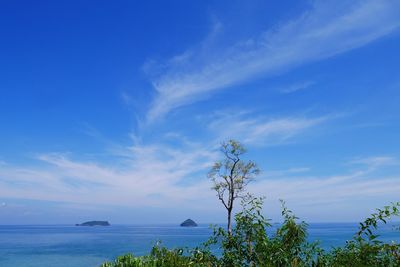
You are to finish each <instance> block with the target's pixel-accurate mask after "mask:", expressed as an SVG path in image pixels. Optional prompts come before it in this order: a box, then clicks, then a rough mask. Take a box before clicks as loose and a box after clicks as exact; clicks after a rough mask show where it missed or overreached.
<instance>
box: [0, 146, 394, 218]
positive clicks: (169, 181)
mask: <svg viewBox="0 0 400 267" xmlns="http://www.w3.org/2000/svg"><path fill="white" fill-rule="evenodd" d="M129 150H130V151H132V160H131V161H127V162H125V164H126V165H125V167H124V168H107V167H104V166H101V164H99V163H93V162H87V161H78V160H72V159H70V158H68V157H66V156H65V155H60V154H49V155H42V156H40V157H39V160H41V161H43V162H46V163H47V164H48V165H49V167H48V168H44V167H42V168H41V169H38V167H36V168H28V167H27V168H19V167H13V166H7V167H5V168H1V169H0V185H1V186H0V195H1V196H2V198H3V199H8V198H11V199H15V198H20V199H32V200H41V201H56V202H66V203H70V205H72V207H73V206H74V205H78V206H82V205H83V206H85V205H88V206H90V207H92V206H101V205H114V206H118V207H147V208H150V207H163V208H169V209H172V208H175V207H177V206H179V207H180V209H182V210H185V209H186V210H197V211H201V212H204V213H213V212H215V211H217V210H220V208H221V207H220V205H219V203H218V200H217V199H216V197H215V196H214V192H213V191H212V190H211V189H210V182H209V181H208V180H207V179H206V177H205V173H206V171H207V170H208V168H209V167H210V165H211V163H212V162H213V161H214V160H215V159H216V158H217V157H218V156H219V155H218V154H216V153H215V151H214V152H209V151H210V148H204V149H202V147H201V146H196V147H191V148H189V147H187V150H176V149H170V148H165V147H163V148H162V149H161V148H158V147H153V146H135V147H131V148H129ZM385 158H386V157H371V158H366V159H365V160H362V159H360V162H361V163H362V164H361V165H359V167H358V169H357V170H354V171H346V170H344V171H342V172H343V173H345V174H338V173H333V174H332V175H331V176H323V175H322V176H312V175H311V174H310V171H311V169H310V168H305V167H301V168H289V169H287V170H270V171H268V170H266V171H265V172H262V176H261V177H259V178H258V179H257V181H256V182H254V183H252V184H250V187H249V189H250V191H251V192H252V193H255V194H257V195H265V196H267V199H268V203H275V201H274V200H277V199H285V200H287V201H288V203H289V205H290V206H291V207H293V208H296V211H298V212H299V215H304V214H307V212H308V211H309V210H310V209H309V208H310V207H311V206H312V207H313V208H312V211H313V212H322V211H323V210H324V208H325V206H326V205H330V206H331V207H334V208H335V209H336V210H333V211H334V212H339V211H340V210H338V209H339V207H340V208H343V209H345V210H349V211H350V210H354V201H358V200H362V201H371V200H376V199H379V200H380V201H395V200H397V198H398V192H399V190H400V184H399V180H400V177H398V176H391V175H386V176H383V177H382V176H380V177H379V178H377V177H375V176H374V172H375V171H377V170H380V169H384V168H385V166H386V164H389V162H392V160H395V161H397V160H396V159H394V158H392V159H391V160H389V159H388V158H386V159H385ZM372 159H373V160H372ZM364 162H365V163H366V164H367V165H365V164H363V163H364ZM371 162H372V164H373V165H374V168H370V166H369V164H370V163H371ZM376 162H378V164H375V163H376ZM199 173H200V174H199ZM69 178H74V179H75V180H76V182H77V183H76V184H75V185H73V186H71V184H70V183H68V182H66V181H65V179H69ZM193 178H195V179H194V181H191V182H190V183H185V182H186V180H187V179H193ZM87 182H90V183H93V184H94V183H97V184H98V186H92V185H91V186H89V187H88V186H85V184H86V183H87ZM360 208H361V207H360ZM362 208H367V207H366V206H364V207H362ZM317 218H320V217H318V216H317ZM341 218H342V219H343V217H341ZM352 218H353V219H354V216H353V217H352ZM320 219H323V218H320ZM332 219H334V217H332V216H330V217H328V220H332Z"/></svg>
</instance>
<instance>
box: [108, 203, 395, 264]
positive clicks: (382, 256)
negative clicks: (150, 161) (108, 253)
mask: <svg viewBox="0 0 400 267" xmlns="http://www.w3.org/2000/svg"><path fill="white" fill-rule="evenodd" d="M262 205H263V199H262V198H254V197H251V196H247V197H246V198H244V200H243V202H242V206H243V209H242V211H240V212H239V213H237V214H236V215H235V220H236V224H235V225H234V227H233V229H232V234H229V233H228V231H226V230H225V228H221V227H214V233H213V235H212V236H211V237H210V239H209V240H208V241H207V242H205V243H204V244H202V245H201V246H200V247H198V248H195V249H187V248H186V249H174V250H169V249H167V248H165V247H162V246H160V245H159V244H158V245H156V246H154V247H153V249H152V251H151V253H150V254H149V255H147V256H142V257H134V256H133V255H132V254H127V255H124V256H120V257H118V258H117V259H116V260H115V261H114V262H107V263H104V264H103V265H102V267H150V266H151V267H156V266H166V267H180V266H196V267H197V266H198V267H205V266H207V267H211V266H215V267H219V266H221V267H222V266H224V267H225V266H227V267H241V266H249V267H252V266H261V267H270V266H271V267H272V266H274V267H275V266H276V267H281V266H282V267H284V266H285V267H286V266H288V267H302V266H312V267H314V266H315V267H324V266H337V267H339V266H353V267H358V266H360V267H361V266H377V267H378V266H379V267H380V266H382V267H383V266H385V267H391V266H393V267H394V266H400V245H399V244H397V243H384V242H382V241H380V240H378V237H379V236H378V235H376V234H374V230H376V229H377V228H378V224H379V223H386V222H387V220H388V219H390V218H391V217H392V216H399V215H400V212H399V207H400V202H397V203H392V205H390V206H385V207H384V208H383V209H378V210H377V211H376V212H375V213H373V214H372V215H371V216H370V217H369V218H367V219H366V220H365V221H364V222H362V223H360V226H359V230H358V231H357V233H356V234H355V235H354V237H353V239H352V240H350V241H347V243H346V245H345V246H343V247H337V248H333V249H332V250H330V251H324V250H323V249H322V248H320V247H319V244H318V243H317V242H312V243H310V242H308V241H307V224H306V223H305V222H303V221H301V222H299V221H298V218H297V217H296V216H295V215H294V214H293V212H292V211H290V210H289V209H287V207H286V205H285V203H284V202H283V201H282V217H283V223H282V224H281V225H280V226H279V227H278V228H277V229H276V231H275V233H274V234H271V235H268V234H267V229H268V228H271V227H272V225H271V224H270V223H269V220H268V219H266V218H265V217H264V216H263V215H262ZM212 246H217V247H219V248H220V249H221V251H222V253H221V255H220V256H219V257H217V256H216V255H214V254H213V253H212V250H211V247H212Z"/></svg>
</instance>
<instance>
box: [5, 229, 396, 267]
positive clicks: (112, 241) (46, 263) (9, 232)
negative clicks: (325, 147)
mask: <svg viewBox="0 0 400 267" xmlns="http://www.w3.org/2000/svg"><path fill="white" fill-rule="evenodd" d="M399 225H400V224H399V223H397V224H387V225H383V226H382V227H381V228H380V230H379V231H378V234H380V240H382V241H386V242H390V241H395V242H399V241H400V231H399V230H398V229H396V228H398V227H399ZM357 227H358V224H357V223H311V224H309V226H308V233H309V236H308V239H309V240H310V241H316V240H318V241H319V242H320V244H321V246H322V247H323V248H325V249H328V250H329V249H330V248H332V246H342V245H344V244H345V242H346V240H349V239H351V238H352V237H353V235H354V233H355V232H356V231H357ZM211 233H212V229H211V228H210V226H209V225H203V224H202V225H199V226H198V227H180V226H176V225H111V226H106V227H102V226H95V227H90V226H89V227H88V226H74V225H18V226H11V225H0V266H1V267H20V266H21V267H25V266H26V267H57V266H60V267H92V266H93V267H94V266H100V265H101V264H102V263H103V262H105V261H111V260H113V259H115V258H116V257H117V256H118V255H121V254H125V253H133V254H134V255H145V254H147V253H149V252H150V249H151V247H152V246H153V245H155V244H156V243H157V242H161V244H162V245H164V246H166V247H169V248H179V247H195V246H197V245H198V244H200V243H202V242H204V241H206V240H207V239H208V238H209V237H210V235H211Z"/></svg>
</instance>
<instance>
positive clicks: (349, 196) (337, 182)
mask: <svg viewBox="0 0 400 267" xmlns="http://www.w3.org/2000/svg"><path fill="white" fill-rule="evenodd" d="M376 158H380V157H376ZM382 169H384V165H380V164H378V165H374V168H370V166H368V165H367V166H365V165H362V166H360V168H358V169H357V170H354V171H346V170H344V171H342V172H343V173H345V174H342V175H339V174H333V175H331V176H323V175H322V176H310V175H307V173H305V174H306V175H302V174H301V173H299V175H296V176H289V175H286V177H285V176H282V175H281V174H282V173H278V175H277V174H274V172H267V173H264V175H263V177H262V178H261V179H259V180H258V182H256V183H254V184H251V185H250V190H251V191H252V192H253V193H254V194H257V195H264V196H266V197H267V199H268V202H271V201H272V202H276V201H277V200H278V199H284V200H285V201H287V202H288V205H289V206H290V207H292V208H294V209H296V211H298V212H299V213H298V215H300V216H310V217H311V218H312V219H313V220H319V221H337V220H339V221H341V220H358V219H362V218H363V216H366V215H368V214H369V212H370V210H371V209H372V208H374V207H379V206H380V205H386V204H388V203H389V202H393V201H398V200H399V198H398V192H399V190H400V183H399V181H400V176H398V175H397V176H396V175H385V176H381V175H376V174H375V171H378V170H382ZM346 172H347V173H346ZM365 203H371V204H370V205H371V206H369V204H365ZM354 206H358V210H355V209H354ZM328 207H329V210H328V211H327V208H328ZM276 208H277V206H275V209H276ZM339 214H340V215H339ZM357 217H359V218H358V219H357Z"/></svg>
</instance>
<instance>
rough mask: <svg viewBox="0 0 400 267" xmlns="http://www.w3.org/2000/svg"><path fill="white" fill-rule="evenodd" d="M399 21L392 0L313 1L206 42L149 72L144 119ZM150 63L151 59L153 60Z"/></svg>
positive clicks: (366, 38)
mask: <svg viewBox="0 0 400 267" xmlns="http://www.w3.org/2000/svg"><path fill="white" fill-rule="evenodd" d="M399 26H400V2H399V1H396V0H382V1H374V0H364V1H341V2H339V1H316V2H315V3H314V5H313V7H312V9H310V10H309V11H307V12H305V13H304V14H302V15H301V16H299V18H297V19H295V20H292V21H289V22H287V23H282V24H281V25H279V26H277V27H275V28H274V29H270V30H268V31H266V32H263V33H261V34H259V36H258V37H257V38H253V39H249V40H245V41H239V42H237V43H236V44H232V45H231V46H230V47H226V46H225V47H219V48H216V47H215V46H211V47H210V45H209V43H212V42H210V39H212V36H214V35H216V34H218V30H220V27H215V29H214V30H213V33H212V34H211V35H210V37H208V38H207V41H206V42H205V43H204V44H202V45H199V46H197V47H196V48H194V49H191V50H188V51H186V52H185V53H183V55H182V56H175V57H174V59H173V60H170V61H169V62H167V63H166V64H163V66H162V67H160V68H158V70H157V73H156V74H150V76H151V77H152V78H151V79H152V84H153V86H154V88H155V90H156V92H157V96H156V97H155V99H154V101H153V103H152V105H151V108H150V110H149V112H148V114H147V119H148V120H149V121H152V120H154V119H157V118H159V117H162V116H163V115H165V114H166V113H168V112H169V111H171V110H173V109H175V108H177V107H180V106H183V105H187V104H190V103H192V102H195V101H197V100H199V99H203V98H205V97H208V96H209V95H210V94H211V93H212V92H214V91H216V90H220V89H223V88H226V87H229V86H232V85H236V84H238V83H242V82H245V81H246V80H249V79H252V78H255V77H258V76H260V75H263V76H266V75H272V74H276V73H279V72H282V71H285V70H288V69H291V68H293V67H296V66H299V65H302V64H305V63H308V62H312V61H316V60H321V59H325V58H328V57H331V56H334V55H337V54H340V53H344V52H346V51H349V50H352V49H354V48H358V47H361V46H364V45H366V44H368V43H370V42H372V41H374V40H377V39H379V38H381V37H383V36H386V35H388V34H390V33H392V32H393V31H394V30H397V29H398V28H399ZM153 65H154V64H153Z"/></svg>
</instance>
